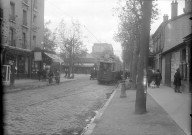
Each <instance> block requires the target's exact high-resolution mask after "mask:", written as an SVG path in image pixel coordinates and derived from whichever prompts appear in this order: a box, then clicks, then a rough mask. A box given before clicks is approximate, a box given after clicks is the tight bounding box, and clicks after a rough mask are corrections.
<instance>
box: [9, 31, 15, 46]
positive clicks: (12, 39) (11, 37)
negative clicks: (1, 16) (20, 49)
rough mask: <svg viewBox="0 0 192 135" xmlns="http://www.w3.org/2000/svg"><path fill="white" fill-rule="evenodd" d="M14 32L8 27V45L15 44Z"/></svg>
mask: <svg viewBox="0 0 192 135" xmlns="http://www.w3.org/2000/svg"><path fill="white" fill-rule="evenodd" d="M14 39H15V34H14V29H13V28H10V29H9V45H10V46H15V40H14Z"/></svg>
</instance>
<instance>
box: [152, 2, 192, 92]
mask: <svg viewBox="0 0 192 135" xmlns="http://www.w3.org/2000/svg"><path fill="white" fill-rule="evenodd" d="M191 3H192V1H191V0H185V8H184V13H183V14H181V15H179V16H178V15H177V10H178V9H177V8H178V3H177V1H172V3H171V19H169V17H168V15H164V16H163V20H164V21H163V22H162V23H161V25H160V26H159V27H158V29H157V30H156V32H155V33H154V34H153V36H152V40H153V47H154V48H153V50H154V53H155V57H154V61H155V63H154V67H155V69H160V71H161V73H162V82H163V83H164V84H165V85H167V86H170V87H172V85H173V80H174V74H175V72H176V69H177V68H180V71H181V76H182V89H183V90H184V91H186V92H188V91H189V83H190V81H189V80H190V76H189V70H190V67H189V66H190V65H189V61H190V57H189V56H190V52H191V50H190V48H191V47H190V45H189V44H187V43H186V40H187V39H185V38H187V36H188V35H190V34H191V21H190V19H189V18H190V17H191V16H192V12H191V11H192V10H191V6H190V5H191Z"/></svg>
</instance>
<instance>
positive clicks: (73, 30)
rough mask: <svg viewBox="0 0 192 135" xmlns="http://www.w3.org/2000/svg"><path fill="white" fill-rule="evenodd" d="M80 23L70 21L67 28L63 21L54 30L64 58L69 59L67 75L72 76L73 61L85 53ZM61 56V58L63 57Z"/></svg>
mask: <svg viewBox="0 0 192 135" xmlns="http://www.w3.org/2000/svg"><path fill="white" fill-rule="evenodd" d="M80 26H81V25H80V23H79V22H78V21H77V20H72V22H71V24H70V25H69V26H67V25H66V23H65V21H64V20H61V22H60V24H59V26H58V28H57V29H56V35H57V40H58V41H60V48H61V50H62V53H63V55H65V56H64V57H65V58H66V59H67V58H68V59H69V74H68V77H71V76H70V74H71V73H72V77H73V76H74V74H73V66H74V60H75V59H78V58H79V57H80V56H81V55H83V53H86V48H85V47H84V46H83V42H82V40H81V38H82V32H81V28H80ZM63 55H62V56H63Z"/></svg>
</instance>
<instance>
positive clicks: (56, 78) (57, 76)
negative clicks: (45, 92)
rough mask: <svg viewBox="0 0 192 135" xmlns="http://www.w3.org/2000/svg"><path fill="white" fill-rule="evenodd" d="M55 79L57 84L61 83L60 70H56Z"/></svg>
mask: <svg viewBox="0 0 192 135" xmlns="http://www.w3.org/2000/svg"><path fill="white" fill-rule="evenodd" d="M55 81H56V83H57V84H59V83H60V73H59V70H56V73H55Z"/></svg>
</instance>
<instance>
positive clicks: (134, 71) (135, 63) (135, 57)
mask: <svg viewBox="0 0 192 135" xmlns="http://www.w3.org/2000/svg"><path fill="white" fill-rule="evenodd" d="M138 37H139V36H138ZM137 40H138V38H137ZM134 44H135V45H134V46H136V48H135V50H134V53H133V66H132V78H133V80H132V81H133V82H132V88H133V89H136V88H137V87H136V86H137V70H138V68H137V67H138V59H139V57H138V55H139V42H138V41H136V42H135V43H134Z"/></svg>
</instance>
